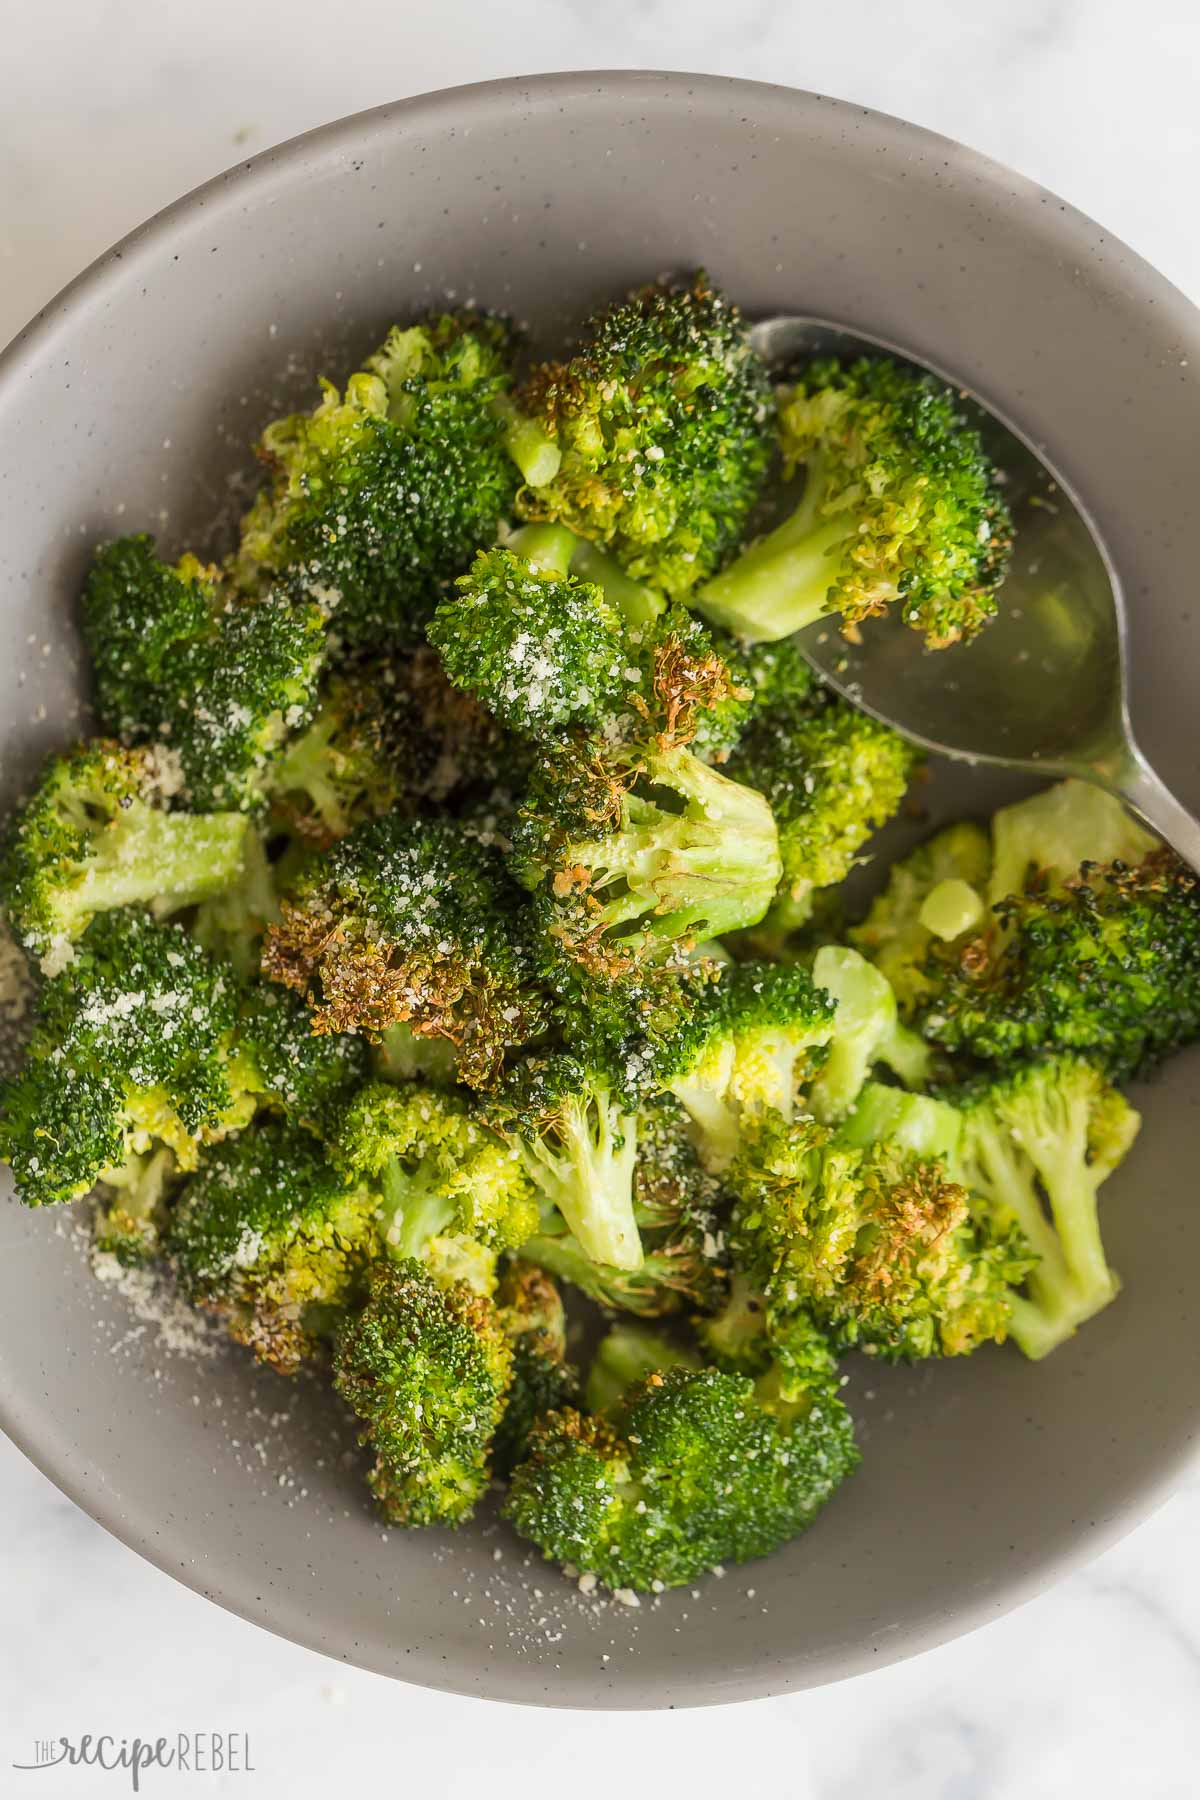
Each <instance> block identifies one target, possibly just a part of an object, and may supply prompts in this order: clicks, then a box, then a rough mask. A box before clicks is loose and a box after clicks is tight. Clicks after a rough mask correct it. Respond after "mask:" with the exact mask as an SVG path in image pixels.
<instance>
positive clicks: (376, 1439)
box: [334, 1262, 513, 1526]
mask: <svg viewBox="0 0 1200 1800" xmlns="http://www.w3.org/2000/svg"><path fill="white" fill-rule="evenodd" d="M512 1365H513V1352H512V1348H511V1346H510V1344H509V1340H508V1338H507V1336H506V1335H505V1332H504V1328H503V1324H502V1321H501V1316H500V1314H499V1312H498V1311H497V1309H496V1307H495V1306H494V1305H493V1304H492V1302H491V1301H490V1300H488V1299H486V1298H485V1297H483V1296H482V1295H480V1294H476V1293H473V1292H472V1291H471V1289H470V1288H469V1287H468V1286H466V1284H465V1283H463V1282H450V1283H449V1284H448V1285H446V1286H442V1285H439V1283H438V1282H437V1281H435V1280H434V1278H433V1277H432V1276H431V1275H430V1274H429V1273H428V1272H427V1271H426V1270H425V1269H424V1268H423V1267H422V1266H421V1265H420V1264H419V1263H416V1262H400V1263H392V1262H385V1263H383V1264H381V1265H379V1266H377V1267H376V1268H375V1269H374V1270H373V1272H372V1274H371V1278H370V1288H369V1297H368V1299H367V1303H366V1305H365V1307H364V1308H363V1309H362V1311H361V1312H359V1313H357V1314H355V1315H352V1316H351V1317H350V1318H349V1319H347V1320H346V1321H345V1322H344V1323H343V1324H342V1326H341V1328H340V1330H339V1332H338V1336H337V1340H336V1344H335V1349H334V1383H335V1385H336V1387H337V1389H338V1392H339V1393H340V1394H341V1395H342V1397H343V1399H345V1400H346V1401H348V1402H349V1404H350V1406H351V1407H353V1409H354V1411H355V1412H356V1413H357V1414H358V1416H359V1418H360V1419H361V1420H362V1423H363V1429H362V1442H363V1443H364V1444H365V1445H366V1446H367V1447H368V1448H369V1449H371V1450H372V1451H373V1452H374V1455H375V1464H374V1467H373V1468H372V1470H371V1472H370V1474H369V1475H368V1477H367V1480H368V1482H369V1484H370V1487H371V1490H372V1492H373V1493H374V1495H375V1498H376V1499H377V1500H378V1502H379V1504H380V1507H381V1508H382V1510H383V1512H384V1514H385V1516H386V1517H387V1519H388V1520H389V1521H390V1522H391V1523H392V1524H394V1525H405V1526H414V1525H461V1524H462V1523H463V1521H464V1520H465V1519H468V1518H470V1516H471V1514H472V1512H473V1511H474V1509H475V1505H476V1502H477V1501H478V1500H479V1498H480V1496H481V1495H482V1494H483V1492H484V1489H485V1488H486V1487H487V1483H488V1473H489V1471H488V1447H489V1445H490V1443H491V1441H492V1438H493V1436H494V1434H495V1432H496V1430H497V1428H498V1426H499V1425H500V1421H501V1419H502V1418H503V1415H504V1406H505V1400H506V1398H507V1395H508V1390H509V1386H510V1384H511V1381H512Z"/></svg>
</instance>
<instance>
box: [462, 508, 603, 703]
mask: <svg viewBox="0 0 1200 1800" xmlns="http://www.w3.org/2000/svg"><path fill="white" fill-rule="evenodd" d="M575 545H576V539H575V538H574V537H572V535H571V533H570V532H569V531H564V530H561V529H558V528H554V527H543V528H541V529H540V530H539V528H538V527H536V526H531V527H527V529H526V531H524V532H518V533H517V535H516V537H515V538H514V539H513V540H512V542H511V543H510V544H508V545H504V546H502V547H500V548H498V549H494V550H481V551H480V552H479V554H478V555H477V556H476V558H475V561H474V563H473V564H472V566H471V570H470V573H469V574H467V575H463V576H460V578H459V580H458V582H457V583H456V586H457V588H458V592H457V594H455V595H452V596H450V597H449V598H447V599H445V600H443V601H442V603H441V605H440V606H439V607H438V610H437V613H436V615H435V617H434V620H433V623H432V625H431V626H430V628H429V636H430V641H431V642H432V643H433V645H434V646H435V648H436V649H437V650H438V651H439V652H440V653H441V658H442V662H443V664H444V666H445V669H446V672H447V674H448V675H449V676H450V679H451V680H452V681H453V682H454V683H455V684H456V685H457V686H458V687H460V688H465V689H467V691H468V692H469V693H471V694H474V695H475V696H476V697H477V698H478V699H480V700H481V701H482V702H483V703H484V705H485V706H486V707H487V708H488V710H489V712H491V713H493V714H494V715H495V716H496V718H498V719H500V720H502V721H503V723H504V724H505V725H508V726H510V727H511V728H512V729H513V730H514V731H519V732H522V733H523V734H524V735H525V736H527V737H534V738H536V737H541V736H544V735H545V734H547V733H552V732H555V731H557V730H558V729H559V728H560V727H562V726H564V725H570V724H572V723H574V722H575V721H576V720H579V719H583V720H585V721H588V722H591V721H592V720H594V719H595V718H596V717H597V715H601V716H603V714H604V713H605V711H606V710H612V711H618V710H619V709H620V708H621V706H622V704H623V702H624V697H625V693H626V689H627V675H628V669H627V665H628V663H629V661H630V652H628V651H626V650H625V649H624V648H623V643H622V621H621V618H620V615H619V614H618V612H617V611H616V610H615V608H614V607H613V606H612V605H611V604H610V603H609V601H608V600H607V599H606V598H605V595H604V593H603V590H602V589H601V588H600V587H598V586H597V585H596V584H595V583H594V582H590V581H580V580H578V579H577V578H576V577H575V576H573V575H571V574H570V573H569V567H570V562H571V556H572V554H573V552H574V549H575Z"/></svg>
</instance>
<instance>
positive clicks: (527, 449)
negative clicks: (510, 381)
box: [489, 394, 562, 488]
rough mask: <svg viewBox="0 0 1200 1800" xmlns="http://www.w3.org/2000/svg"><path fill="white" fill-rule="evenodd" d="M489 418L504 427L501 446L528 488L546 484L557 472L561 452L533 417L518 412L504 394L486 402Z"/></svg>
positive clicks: (560, 461)
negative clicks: (502, 444) (488, 407)
mask: <svg viewBox="0 0 1200 1800" xmlns="http://www.w3.org/2000/svg"><path fill="white" fill-rule="evenodd" d="M489 406H490V410H491V413H492V416H493V418H495V419H498V420H499V421H500V423H501V424H502V425H503V426H504V448H505V449H506V450H507V451H508V454H509V455H510V456H511V457H512V459H513V461H514V462H515V463H516V465H517V467H518V469H519V470H520V471H521V475H522V478H523V479H524V481H525V482H526V483H527V485H528V486H529V487H531V488H539V487H546V486H548V484H549V483H550V482H552V481H553V480H554V477H555V476H556V475H557V474H558V471H559V467H560V465H561V463H562V451H561V450H560V449H559V447H558V445H557V444H556V443H555V441H554V439H553V438H552V437H551V436H550V435H549V434H548V433H547V432H546V431H544V430H543V429H542V427H541V426H540V425H539V424H538V422H537V420H536V419H530V418H527V417H526V416H525V414H524V413H522V412H520V411H519V410H518V409H517V407H516V405H515V404H514V403H513V401H512V400H510V399H509V397H508V395H507V394H497V395H496V396H495V398H494V399H493V400H491V401H490V402H489Z"/></svg>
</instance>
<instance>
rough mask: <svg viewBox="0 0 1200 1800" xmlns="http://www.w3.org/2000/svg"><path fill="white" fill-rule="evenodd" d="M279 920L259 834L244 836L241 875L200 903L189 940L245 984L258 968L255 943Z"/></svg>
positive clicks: (276, 898) (270, 877) (270, 871)
mask: <svg viewBox="0 0 1200 1800" xmlns="http://www.w3.org/2000/svg"><path fill="white" fill-rule="evenodd" d="M278 917H279V896H278V895H277V893H276V892H275V881H274V875H273V872H272V868H271V864H270V863H269V862H268V860H267V853H266V850H265V848H264V846H263V841H262V838H261V837H260V835H259V833H258V832H257V831H256V830H255V829H254V828H253V827H251V828H250V829H249V830H248V831H247V833H246V839H245V856H244V859H243V863H242V872H241V875H240V877H239V879H238V880H237V881H236V882H235V883H234V885H233V886H232V887H228V888H226V889H225V890H224V891H223V892H222V893H219V894H216V895H214V896H213V898H212V899H211V900H205V901H202V902H201V904H200V906H199V907H198V908H197V909H196V916H195V918H194V920H193V921H192V936H193V937H194V938H195V940H196V942H197V943H198V944H200V945H202V946H203V948H204V949H205V950H207V951H209V952H210V954H212V955H214V956H224V957H226V958H228V960H229V961H230V962H231V963H232V964H233V966H234V969H235V970H236V971H237V974H238V977H239V979H241V980H242V981H246V980H248V979H249V977H250V976H251V975H252V974H253V973H254V972H255V970H256V969H257V967H258V955H259V939H260V938H261V936H262V933H263V932H264V931H265V930H266V928H267V926H268V925H271V924H273V923H274V922H275V920H276V919H277V918H278Z"/></svg>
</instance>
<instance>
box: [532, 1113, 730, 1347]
mask: <svg viewBox="0 0 1200 1800" xmlns="http://www.w3.org/2000/svg"><path fill="white" fill-rule="evenodd" d="M688 1123H689V1122H688V1116H687V1114H686V1113H685V1112H684V1110H683V1108H682V1107H680V1106H678V1105H677V1104H676V1103H675V1102H674V1101H673V1100H671V1099H670V1098H669V1097H664V1098H663V1099H660V1100H657V1101H655V1102H653V1103H652V1104H650V1105H649V1106H647V1107H645V1108H644V1110H642V1111H641V1112H640V1113H639V1115H638V1122H637V1158H636V1161H635V1163H634V1168H633V1216H634V1221H635V1223H636V1225H637V1228H638V1234H639V1237H640V1239H641V1243H642V1250H643V1257H642V1261H641V1263H640V1264H639V1266H638V1267H637V1268H636V1269H621V1268H614V1267H613V1266H612V1265H611V1264H609V1263H605V1262H596V1261H594V1260H593V1259H592V1258H591V1257H589V1256H588V1255H587V1254H586V1253H585V1252H584V1250H583V1249H582V1248H581V1246H580V1245H579V1243H578V1242H577V1240H576V1239H575V1238H574V1237H573V1236H572V1235H571V1234H570V1232H569V1231H566V1230H565V1229H557V1223H558V1222H557V1221H556V1220H554V1219H553V1218H551V1219H549V1220H547V1221H545V1222H544V1223H543V1226H542V1229H541V1231H539V1232H538V1233H537V1235H535V1236H534V1237H532V1238H530V1239H529V1240H528V1242H527V1243H525V1244H523V1245H522V1247H521V1250H520V1255H521V1257H522V1259H523V1260H526V1261H528V1262H530V1263H534V1264H537V1265H539V1266H541V1267H542V1268H546V1269H550V1270H551V1271H552V1272H553V1273H554V1274H555V1275H557V1276H559V1277H561V1278H562V1279H563V1280H564V1281H569V1282H571V1283H572V1285H573V1286H575V1287H577V1288H579V1289H580V1291H581V1292H583V1293H585V1294H586V1295H587V1296H588V1297H589V1299H591V1300H594V1301H596V1302H597V1304H598V1305H600V1306H604V1307H610V1308H613V1309H615V1310H617V1311H619V1312H629V1313H635V1314H638V1315H640V1316H641V1317H643V1318H659V1317H662V1316H663V1315H665V1314H667V1313H675V1312H678V1311H680V1310H681V1309H687V1310H691V1309H693V1308H695V1307H702V1308H707V1307H712V1306H717V1305H719V1304H720V1303H721V1300H722V1298H723V1297H724V1292H725V1276H726V1269H725V1264H724V1260H723V1256H722V1248H723V1240H722V1235H721V1229H720V1221H719V1213H720V1208H721V1204H722V1198H723V1196H722V1194H721V1189H720V1184H719V1182H718V1181H717V1179H716V1177H715V1176H714V1175H712V1174H710V1173H709V1171H708V1170H707V1169H705V1168H704V1166H703V1164H702V1163H701V1162H700V1159H699V1157H698V1156H697V1154H696V1150H695V1148H694V1146H693V1144H692V1140H691V1135H690V1132H689V1129H688Z"/></svg>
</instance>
